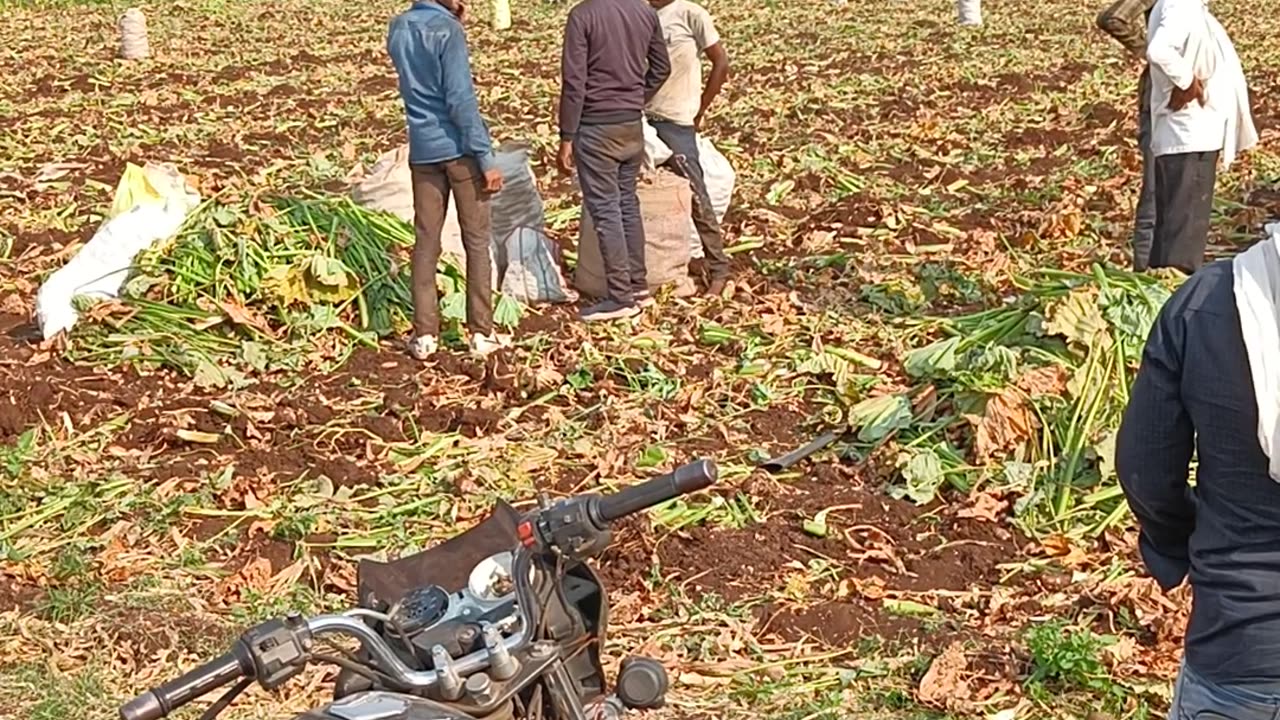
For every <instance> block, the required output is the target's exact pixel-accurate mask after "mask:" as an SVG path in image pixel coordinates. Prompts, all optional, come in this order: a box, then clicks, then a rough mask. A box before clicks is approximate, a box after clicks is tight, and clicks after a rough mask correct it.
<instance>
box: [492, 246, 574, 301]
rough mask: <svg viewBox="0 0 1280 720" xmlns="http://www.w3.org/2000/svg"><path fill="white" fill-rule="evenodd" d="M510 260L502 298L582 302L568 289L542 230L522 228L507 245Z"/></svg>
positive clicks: (503, 280)
mask: <svg viewBox="0 0 1280 720" xmlns="http://www.w3.org/2000/svg"><path fill="white" fill-rule="evenodd" d="M503 246H504V248H505V250H506V252H505V255H506V258H507V267H506V271H505V272H504V273H503V274H502V294H503V295H506V296H508V297H512V298H515V299H516V300H519V301H521V302H524V303H529V304H533V303H542V302H550V303H563V302H573V301H575V300H577V299H578V294H577V293H575V292H573V291H572V290H569V289H568V288H567V287H566V283H565V281H564V277H563V276H562V275H561V274H560V266H559V265H558V264H557V263H556V258H555V255H554V254H553V251H552V246H551V240H549V239H548V238H547V236H546V235H544V234H543V233H542V231H541V230H535V229H534V228H528V227H522V228H517V229H516V230H514V231H512V232H511V234H510V235H508V236H507V238H506V241H505V242H504V243H503Z"/></svg>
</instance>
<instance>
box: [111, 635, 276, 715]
mask: <svg viewBox="0 0 1280 720" xmlns="http://www.w3.org/2000/svg"><path fill="white" fill-rule="evenodd" d="M252 672H253V667H252V662H251V661H250V660H249V658H248V656H247V654H246V653H243V652H241V649H240V647H239V646H238V645H237V647H236V648H235V649H233V650H231V651H230V652H228V653H227V654H226V655H223V656H222V657H219V658H218V659H216V660H213V661H211V662H207V663H205V664H204V665H201V666H200V667H198V668H196V669H194V670H192V671H191V672H189V673H187V674H185V675H183V676H182V677H179V678H175V679H173V680H170V681H169V682H167V683H165V684H163V685H161V686H160V687H157V688H154V689H152V690H150V691H148V692H145V693H143V694H141V695H139V696H138V697H136V698H134V699H132V700H130V701H129V702H127V703H125V704H124V705H122V706H121V707H120V720H160V718H163V717H165V716H166V715H168V714H169V713H171V712H173V711H174V710H176V709H178V708H180V707H182V706H183V705H186V704H187V703H189V702H191V701H192V700H195V699H196V698H198V697H201V696H203V695H207V694H209V693H211V692H213V691H214V690H217V689H218V688H220V687H222V686H224V685H230V684H231V683H233V682H235V681H236V680H239V679H240V678H242V677H245V676H246V675H248V674H250V673H252Z"/></svg>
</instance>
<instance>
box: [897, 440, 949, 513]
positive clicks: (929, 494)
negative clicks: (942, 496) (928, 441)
mask: <svg viewBox="0 0 1280 720" xmlns="http://www.w3.org/2000/svg"><path fill="white" fill-rule="evenodd" d="M898 468H899V471H900V472H901V473H902V480H903V484H902V485H893V486H890V487H889V495H890V496H892V497H893V498H894V499H896V500H901V499H903V498H906V499H908V500H910V501H911V502H913V503H915V504H916V505H928V504H929V503H931V502H933V501H934V499H936V498H937V496H938V489H939V488H941V487H942V483H943V482H945V481H946V479H947V476H946V472H945V471H944V470H943V465H942V458H941V457H939V456H938V453H937V451H936V450H934V449H933V448H929V449H927V450H923V451H918V452H914V453H903V454H902V455H900V456H899V458H898Z"/></svg>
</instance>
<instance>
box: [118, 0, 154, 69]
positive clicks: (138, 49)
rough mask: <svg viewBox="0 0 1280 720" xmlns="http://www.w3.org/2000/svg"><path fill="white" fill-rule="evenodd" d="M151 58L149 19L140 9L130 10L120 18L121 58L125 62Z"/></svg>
mask: <svg viewBox="0 0 1280 720" xmlns="http://www.w3.org/2000/svg"><path fill="white" fill-rule="evenodd" d="M150 56H151V43H150V42H149V41H148V40H147V17H146V16H145V15H143V14H142V11H141V10H139V9H138V8H129V9H128V10H125V11H124V14H123V15H121V16H120V57H122V58H124V59H125V60H141V59H142V58H146V57H150Z"/></svg>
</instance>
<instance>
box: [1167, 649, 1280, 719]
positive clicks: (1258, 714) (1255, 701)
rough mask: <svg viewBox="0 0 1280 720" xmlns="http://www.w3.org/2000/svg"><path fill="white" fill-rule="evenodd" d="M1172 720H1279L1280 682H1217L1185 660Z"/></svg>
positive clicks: (1175, 690)
mask: <svg viewBox="0 0 1280 720" xmlns="http://www.w3.org/2000/svg"><path fill="white" fill-rule="evenodd" d="M1169 720H1280V682H1276V683H1268V684H1264V685H1216V684H1214V683H1211V682H1209V681H1208V680H1205V679H1204V678H1202V677H1200V675H1198V674H1197V673H1196V671H1195V670H1192V669H1191V667H1190V666H1189V665H1187V664H1186V663H1183V665H1182V672H1180V673H1178V684H1177V685H1176V686H1175V689H1174V693H1173V706H1172V707H1171V708H1170V709H1169Z"/></svg>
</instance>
